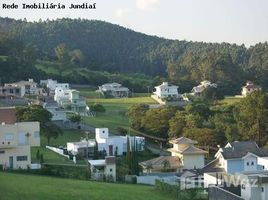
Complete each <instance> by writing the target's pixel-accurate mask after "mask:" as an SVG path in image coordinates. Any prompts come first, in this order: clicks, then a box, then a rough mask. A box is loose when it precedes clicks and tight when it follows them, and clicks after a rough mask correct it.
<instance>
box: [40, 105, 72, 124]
mask: <svg viewBox="0 0 268 200" xmlns="http://www.w3.org/2000/svg"><path fill="white" fill-rule="evenodd" d="M43 108H45V109H46V110H48V111H49V112H50V113H51V114H52V118H51V121H62V122H64V121H66V120H67V118H66V112H65V110H64V109H63V108H61V107H59V106H58V104H57V102H46V103H44V104H43Z"/></svg>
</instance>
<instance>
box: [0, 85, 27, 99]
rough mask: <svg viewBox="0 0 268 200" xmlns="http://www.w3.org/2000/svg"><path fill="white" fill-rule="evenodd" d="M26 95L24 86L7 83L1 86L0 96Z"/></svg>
mask: <svg viewBox="0 0 268 200" xmlns="http://www.w3.org/2000/svg"><path fill="white" fill-rule="evenodd" d="M24 95H25V87H24V86H18V85H12V84H5V86H1V87H0V97H10V96H12V97H23V96H24Z"/></svg>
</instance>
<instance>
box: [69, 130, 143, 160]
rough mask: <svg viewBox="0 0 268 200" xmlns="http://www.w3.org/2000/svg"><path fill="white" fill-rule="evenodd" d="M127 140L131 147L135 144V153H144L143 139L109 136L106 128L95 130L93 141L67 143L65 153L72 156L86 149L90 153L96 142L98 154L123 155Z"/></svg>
mask: <svg viewBox="0 0 268 200" xmlns="http://www.w3.org/2000/svg"><path fill="white" fill-rule="evenodd" d="M128 139H129V142H130V145H131V147H133V146H134V142H135V143H136V148H137V151H144V145H145V139H144V137H138V136H109V130H108V128H96V129H95V139H94V140H88V141H85V140H83V141H81V142H72V143H71V142H70V143H67V151H69V152H71V153H72V154H73V155H76V154H78V153H79V152H83V151H84V149H86V147H88V148H89V150H90V151H91V150H92V149H93V148H94V146H95V144H96V143H95V142H97V145H98V151H99V152H105V154H106V155H107V156H114V155H123V154H124V153H126V152H127V140H128Z"/></svg>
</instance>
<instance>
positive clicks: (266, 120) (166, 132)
mask: <svg viewBox="0 0 268 200" xmlns="http://www.w3.org/2000/svg"><path fill="white" fill-rule="evenodd" d="M128 115H129V118H130V123H131V126H132V128H134V129H136V130H139V131H144V132H146V133H148V134H151V135H153V136H158V137H163V138H177V137H181V136H185V137H189V138H191V139H195V140H197V141H198V142H199V145H204V146H208V145H209V146H214V147H216V145H217V144H220V145H223V144H225V143H226V142H227V141H235V140H253V141H256V142H257V143H258V144H259V145H260V146H263V145H266V144H267V141H268V95H267V94H266V93H264V92H260V91H258V92H254V93H252V94H251V95H249V96H247V97H246V98H243V99H241V101H240V102H238V103H237V104H231V105H229V104H227V105H226V104H224V105H209V104H208V103H206V101H203V100H201V99H196V100H195V101H193V102H192V103H191V104H189V105H187V106H186V107H185V108H179V107H169V106H168V107H160V108H156V109H149V107H148V106H146V105H144V104H136V105H133V106H131V107H130V109H129V112H128Z"/></svg>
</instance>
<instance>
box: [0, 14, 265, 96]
mask: <svg viewBox="0 0 268 200" xmlns="http://www.w3.org/2000/svg"><path fill="white" fill-rule="evenodd" d="M1 35H2V38H3V37H4V38H6V37H8V38H9V41H11V42H10V44H11V43H12V42H13V44H12V45H13V47H10V46H12V45H10V46H9V45H7V44H6V42H3V41H4V40H3V39H2V43H3V45H2V46H6V47H7V48H3V47H2V48H1V44H0V55H5V56H9V55H7V54H8V53H11V54H14V52H12V51H11V50H9V51H7V49H14V48H15V49H16V44H17V45H18V44H20V45H21V47H20V48H17V49H16V51H19V49H21V52H20V55H22V56H23V55H24V57H26V58H25V59H26V60H27V59H28V58H30V59H32V61H33V59H38V60H46V61H52V62H59V63H61V64H62V65H59V66H61V67H62V69H64V68H65V67H68V66H71V65H75V66H77V67H80V68H87V69H88V70H94V71H107V72H112V73H128V74H129V73H142V74H146V75H149V76H156V75H158V76H161V77H165V78H166V79H168V80H169V81H171V82H173V83H175V84H178V85H179V86H180V88H181V90H184V91H187V90H189V89H191V87H192V86H193V85H194V84H196V83H198V82H199V81H201V80H204V79H208V80H211V81H213V82H217V83H218V84H219V85H220V86H221V88H222V89H223V91H224V93H225V94H233V93H237V92H238V91H239V90H240V88H241V85H242V84H244V82H245V81H246V80H248V79H250V80H252V81H255V82H256V83H257V84H260V85H262V86H263V87H266V85H268V79H267V78H266V77H267V75H268V44H267V43H260V44H256V45H255V46H252V47H250V48H248V49H247V48H246V47H245V46H244V45H241V46H239V45H235V44H228V43H221V44H218V43H203V42H190V41H179V40H168V39H164V38H159V37H155V36H148V35H145V34H142V33H138V32H135V31H132V30H129V29H126V28H124V27H121V26H118V25H114V24H110V23H107V22H103V21H96V20H82V19H59V20H53V21H50V20H47V21H39V22H34V23H33V22H26V21H22V20H13V19H9V18H0V36H1ZM14 41H16V42H14ZM0 43H1V40H0ZM25 49H26V52H28V53H30V54H31V55H29V54H28V55H27V56H25ZM33 55H34V56H33ZM21 60H23V59H20V60H19V61H18V62H20V61H21ZM0 70H1V69H0ZM34 73H36V75H39V76H40V73H39V72H38V71H34ZM1 74H2V73H1Z"/></svg>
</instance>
